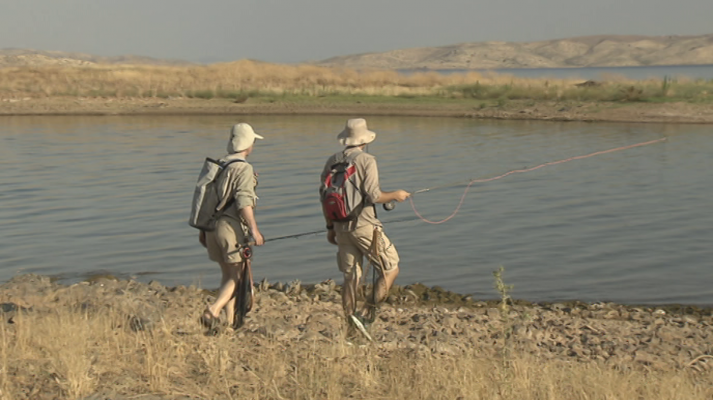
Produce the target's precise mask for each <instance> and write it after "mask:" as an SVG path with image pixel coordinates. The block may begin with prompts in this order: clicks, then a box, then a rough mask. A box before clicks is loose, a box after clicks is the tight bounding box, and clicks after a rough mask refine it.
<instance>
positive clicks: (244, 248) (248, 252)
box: [238, 241, 255, 261]
mask: <svg viewBox="0 0 713 400" xmlns="http://www.w3.org/2000/svg"><path fill="white" fill-rule="evenodd" d="M253 244H255V242H254V241H248V242H247V243H245V244H240V245H238V251H239V252H240V255H241V256H242V257H243V260H246V261H247V260H249V259H250V258H252V256H253V248H252V246H251V245H253Z"/></svg>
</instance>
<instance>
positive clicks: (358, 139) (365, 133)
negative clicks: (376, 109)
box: [337, 118, 376, 146]
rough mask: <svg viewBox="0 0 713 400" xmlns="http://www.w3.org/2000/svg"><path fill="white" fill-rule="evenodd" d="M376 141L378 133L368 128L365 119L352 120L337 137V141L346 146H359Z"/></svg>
mask: <svg viewBox="0 0 713 400" xmlns="http://www.w3.org/2000/svg"><path fill="white" fill-rule="evenodd" d="M374 139H376V133H374V132H372V131H370V130H369V129H367V127H366V120H365V119H364V118H352V119H350V120H347V125H346V127H345V128H344V130H343V131H342V132H341V133H340V134H339V135H337V140H339V143H341V144H342V145H344V146H359V145H362V144H369V143H371V142H373V141H374Z"/></svg>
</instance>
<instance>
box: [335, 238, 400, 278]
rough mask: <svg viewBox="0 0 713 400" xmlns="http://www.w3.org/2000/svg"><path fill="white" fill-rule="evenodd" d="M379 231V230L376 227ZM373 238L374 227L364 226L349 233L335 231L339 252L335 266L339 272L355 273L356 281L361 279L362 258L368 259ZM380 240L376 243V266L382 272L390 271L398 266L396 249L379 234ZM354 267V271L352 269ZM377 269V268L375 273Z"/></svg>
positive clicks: (387, 239)
mask: <svg viewBox="0 0 713 400" xmlns="http://www.w3.org/2000/svg"><path fill="white" fill-rule="evenodd" d="M377 229H379V230H380V231H381V228H380V227H378V228H377ZM373 237H374V226H373V225H365V226H362V227H360V228H357V229H355V230H353V231H350V232H339V231H337V243H338V245H339V251H338V252H337V265H339V270H340V271H342V272H343V273H344V274H345V275H348V274H351V273H354V272H356V275H357V279H360V278H361V274H362V272H363V262H364V257H369V258H371V256H370V255H369V250H370V249H371V240H372V238H373ZM380 237H381V240H380V241H379V243H378V252H379V259H378V260H372V261H376V263H377V264H376V265H381V266H382V268H383V269H384V271H391V270H393V269H394V268H397V267H398V266H399V253H398V252H397V251H396V247H394V244H393V243H391V241H390V240H389V238H388V237H387V236H386V234H384V232H383V231H381V232H380ZM355 267H356V271H354V268H355ZM378 271H379V268H377V272H378Z"/></svg>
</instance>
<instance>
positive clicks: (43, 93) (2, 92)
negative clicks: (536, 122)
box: [0, 60, 713, 101]
mask: <svg viewBox="0 0 713 400" xmlns="http://www.w3.org/2000/svg"><path fill="white" fill-rule="evenodd" d="M609 78H610V79H607V83H606V84H604V85H601V86H596V87H589V88H580V87H576V86H575V84H576V83H579V82H581V80H575V79H526V78H515V77H513V76H509V75H498V74H480V73H477V72H470V73H454V74H449V75H444V74H438V73H435V72H425V73H415V74H410V75H406V74H401V73H398V72H396V71H389V70H371V71H356V70H352V69H347V68H327V67H319V66H314V65H278V64H268V63H261V62H255V61H248V60H242V61H236V62H232V63H223V64H212V65H208V66H199V67H170V66H132V65H119V66H113V65H112V66H83V67H59V66H47V67H16V68H4V69H0V96H13V97H17V96H29V97H51V96H87V97H171V96H175V97H197V98H213V97H221V98H240V97H246V96H247V97H256V96H261V95H299V96H335V95H341V96H343V95H367V96H417V97H421V96H431V97H439V98H473V99H484V100H487V99H503V100H514V99H535V100H553V99H554V100H558V99H560V100H586V101H639V100H645V99H650V98H663V99H665V98H675V99H685V100H691V101H707V100H710V98H711V93H713V82H711V81H708V82H704V81H697V82H688V81H685V80H682V81H665V82H661V81H660V80H648V81H636V82H632V81H627V80H625V79H624V78H622V77H609Z"/></svg>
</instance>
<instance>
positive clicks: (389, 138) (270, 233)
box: [0, 116, 713, 305]
mask: <svg viewBox="0 0 713 400" xmlns="http://www.w3.org/2000/svg"><path fill="white" fill-rule="evenodd" d="M245 120H246V122H249V123H251V124H253V126H254V127H255V128H256V130H257V131H258V132H259V133H261V134H263V135H264V136H265V137H266V139H265V140H264V141H261V142H260V143H259V144H258V147H257V148H256V151H255V152H254V154H253V155H252V156H251V158H250V161H251V162H252V163H253V165H254V166H255V170H256V171H257V172H259V174H260V186H259V187H258V195H259V196H260V201H259V206H258V210H257V218H258V223H259V224H260V226H261V230H262V231H263V233H264V235H265V236H266V238H268V239H270V238H276V237H280V236H284V235H290V234H297V233H302V232H310V231H315V230H320V229H323V227H324V222H323V220H322V218H321V215H320V207H319V203H318V200H317V197H318V196H317V186H318V180H319V179H318V175H319V173H320V171H321V168H322V166H323V163H324V161H325V160H326V158H327V156H329V155H330V154H331V153H333V152H335V151H338V150H339V145H338V144H337V143H336V141H335V136H336V134H337V133H338V132H339V131H340V130H341V129H342V127H343V125H344V122H345V120H346V118H345V117H327V116H325V117H315V116H305V117H298V116H290V117H285V116H255V117H249V118H247V119H245ZM237 121H239V120H237V119H234V118H232V117H215V116H205V117H201V116H193V117H153V116H152V117H126V116H122V117H59V116H57V117H4V118H2V128H0V168H1V171H2V172H0V187H2V190H1V191H0V226H2V230H1V231H0V281H6V280H8V279H10V278H11V277H12V276H13V275H16V274H21V273H30V272H33V273H39V274H48V275H52V276H57V277H60V278H61V279H63V281H64V282H74V281H78V280H80V279H83V278H85V277H87V276H88V275H91V274H96V273H110V274H114V275H116V276H120V277H131V276H135V277H137V279H139V280H143V281H148V280H152V279H156V280H158V281H160V282H161V283H164V284H167V285H175V284H200V285H202V286H204V287H209V288H214V287H217V285H218V281H219V268H218V266H217V265H215V264H213V263H212V262H210V261H209V260H208V259H207V257H206V255H205V251H204V249H203V248H202V247H201V246H200V245H199V244H198V241H197V231H195V230H194V229H192V228H190V227H189V226H188V225H187V223H186V221H187V218H188V211H189V205H190V202H191V198H192V192H193V186H194V184H195V179H196V177H197V175H198V172H199V170H200V167H201V164H202V160H203V158H204V157H206V156H212V157H218V156H221V155H223V152H224V149H225V145H226V142H227V136H228V129H229V127H230V126H231V125H232V124H233V123H235V122H237ZM369 125H370V127H371V128H372V129H374V130H375V131H376V132H377V133H378V137H377V140H376V142H375V143H374V144H373V145H372V146H371V147H370V149H369V151H370V152H371V153H373V154H375V155H376V156H377V160H378V162H379V167H380V170H381V183H382V188H383V189H385V190H393V189H397V188H404V189H406V190H409V191H415V190H419V189H422V188H427V187H432V186H440V185H443V184H444V183H450V182H461V181H468V180H469V179H473V178H486V177H491V176H495V175H499V174H501V173H504V172H507V171H509V170H513V169H518V168H523V167H526V166H534V165H537V164H540V163H543V162H548V161H554V160H559V159H564V158H567V157H571V156H575V155H582V154H588V153H591V152H594V151H599V150H606V149H610V148H615V147H619V146H625V145H629V144H633V143H638V142H644V141H649V140H654V139H658V138H662V137H668V141H666V142H664V143H662V144H655V145H650V146H645V147H639V148H635V149H631V150H625V151H621V152H615V153H610V154H604V155H600V156H596V157H592V158H587V159H583V160H577V161H572V162H569V163H565V164H560V165H555V166H550V167H545V168H542V169H539V170H537V171H533V172H529V173H525V174H515V175H512V176H509V177H507V178H504V179H502V180H498V181H494V182H490V183H485V184H476V185H474V186H473V187H472V188H471V190H470V192H469V194H468V197H467V198H466V199H465V202H464V204H463V207H462V208H461V211H460V212H459V214H458V215H457V216H456V217H455V218H454V219H452V220H450V221H449V222H447V223H444V224H441V225H429V224H426V223H424V222H422V221H420V220H418V219H417V218H415V217H414V213H413V211H412V210H411V208H410V206H409V205H408V203H402V204H399V205H398V206H397V208H396V209H395V210H394V211H391V212H389V213H386V212H384V211H380V217H381V219H382V220H383V221H385V222H386V224H385V229H386V232H387V234H389V235H390V236H391V238H392V239H393V241H394V242H395V244H396V246H397V248H398V250H399V252H400V254H401V259H402V264H401V267H402V273H401V275H400V276H399V279H398V281H397V282H398V283H400V284H408V283H414V282H423V283H425V284H427V285H429V286H432V285H440V286H442V287H444V288H446V289H451V290H455V291H458V292H461V293H472V294H474V295H475V297H476V298H488V299H491V298H496V297H497V294H496V292H495V291H494V289H493V288H492V287H493V277H492V271H493V270H495V269H497V268H498V267H499V266H504V267H505V270H506V272H505V281H506V283H510V284H513V285H514V287H515V288H514V291H513V297H515V298H522V299H528V300H533V301H541V300H542V301H544V300H561V299H580V300H584V301H602V300H611V301H617V302H625V303H687V304H699V305H710V304H713V285H712V283H713V246H712V243H713V229H712V227H713V213H712V212H711V210H710V208H711V204H712V203H713V202H712V201H711V198H712V197H713V173H711V171H713V157H711V154H713V136H712V135H711V127H710V126H705V125H665V124H604V123H602V124H591V123H573V122H570V123H558V122H523V121H479V120H470V119H442V118H413V117H411V118H407V117H403V118H395V117H379V118H377V117H374V118H369ZM463 189H464V185H459V186H453V187H450V188H445V189H441V190H434V191H432V192H429V193H424V194H419V195H417V196H415V202H416V205H417V207H418V210H419V212H421V213H422V214H424V216H426V217H427V218H431V219H441V218H444V217H446V216H447V215H449V214H450V213H451V212H452V211H453V209H454V208H455V207H456V205H457V204H458V202H459V199H460V196H461V194H462V193H463ZM404 220H406V221H404ZM389 221H400V222H389ZM335 251H336V249H335V248H334V247H333V246H331V245H329V244H328V243H327V242H326V239H325V238H324V236H323V235H312V236H304V237H302V238H299V239H285V240H276V241H272V242H269V243H267V244H266V245H265V246H264V247H261V248H256V251H255V259H254V263H253V264H254V270H255V271H254V273H255V278H256V280H258V281H259V280H260V279H262V278H263V277H264V278H267V279H268V280H270V281H271V282H273V281H282V282H289V281H292V280H294V279H300V280H301V281H302V282H305V283H314V282H319V281H322V280H324V279H328V278H332V279H335V280H337V281H338V282H341V276H340V274H339V272H338V271H337V267H336V262H335Z"/></svg>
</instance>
